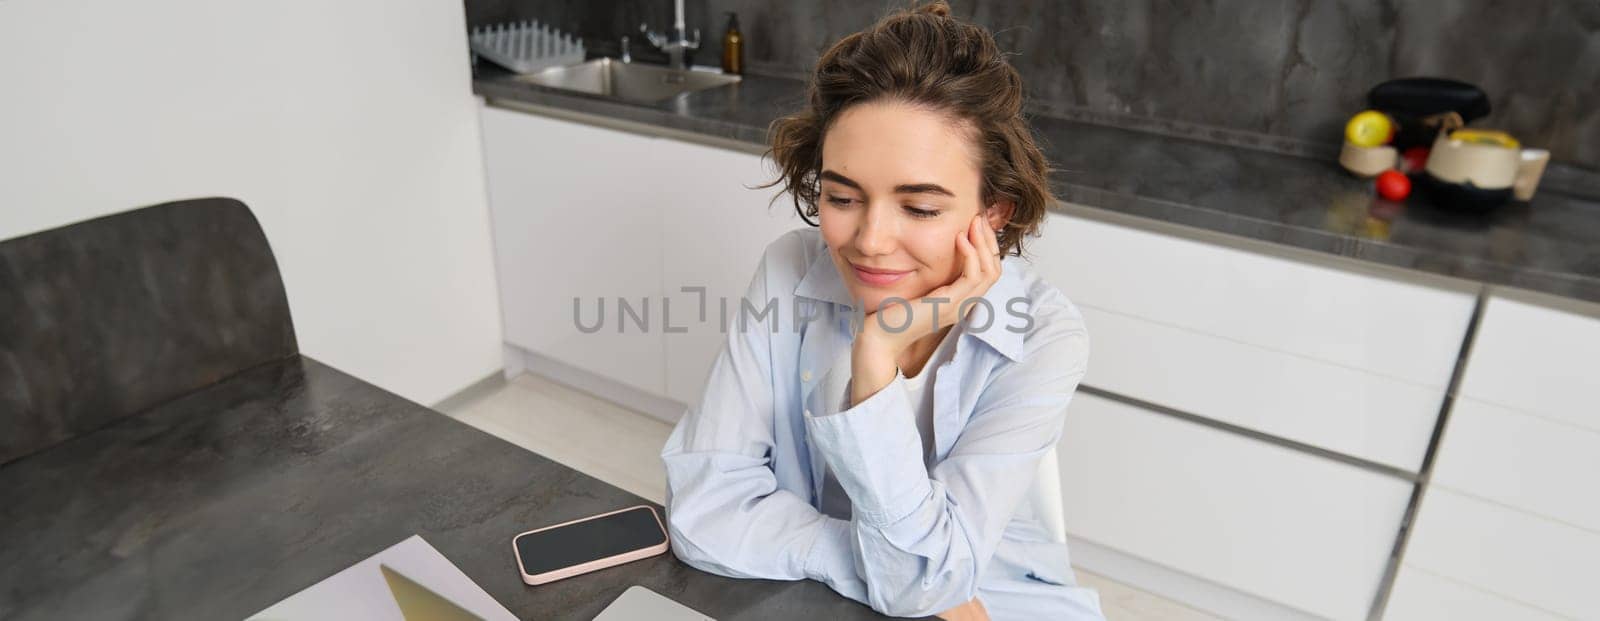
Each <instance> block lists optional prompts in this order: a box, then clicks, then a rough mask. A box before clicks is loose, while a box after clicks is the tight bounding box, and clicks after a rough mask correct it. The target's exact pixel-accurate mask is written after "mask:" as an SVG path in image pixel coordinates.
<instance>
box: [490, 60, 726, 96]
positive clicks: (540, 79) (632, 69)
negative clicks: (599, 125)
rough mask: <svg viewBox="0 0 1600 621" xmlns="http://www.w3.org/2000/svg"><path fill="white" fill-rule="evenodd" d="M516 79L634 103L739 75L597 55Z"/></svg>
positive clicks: (709, 85) (702, 87)
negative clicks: (582, 61)
mask: <svg viewBox="0 0 1600 621" xmlns="http://www.w3.org/2000/svg"><path fill="white" fill-rule="evenodd" d="M516 79H517V80H520V81H523V82H532V83H534V84H538V85H540V86H548V87H551V88H559V89H562V90H568V91H576V92H579V93H588V94H591V95H599V96H602V97H611V98H614V99H622V100H626V101H632V102H637V103H655V102H658V101H661V100H663V99H668V98H671V97H674V96H677V95H681V94H683V93H692V92H694V91H699V90H705V89H708V88H715V87H718V86H723V85H725V84H734V83H737V82H738V81H739V76H737V75H730V74H725V73H714V72H711V71H699V70H689V71H680V70H677V69H671V68H668V67H663V66H660V65H650V64H644V63H625V62H621V61H618V60H617V59H615V58H596V59H594V60H590V61H587V62H584V63H581V64H577V65H568V66H566V67H554V68H551V69H546V70H544V71H540V72H538V73H530V74H527V75H519V76H517V77H516Z"/></svg>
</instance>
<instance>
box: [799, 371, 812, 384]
mask: <svg viewBox="0 0 1600 621" xmlns="http://www.w3.org/2000/svg"><path fill="white" fill-rule="evenodd" d="M800 381H802V382H809V381H811V370H810V369H807V370H805V371H801V372H800Z"/></svg>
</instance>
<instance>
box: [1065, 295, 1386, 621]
mask: <svg viewBox="0 0 1600 621" xmlns="http://www.w3.org/2000/svg"><path fill="white" fill-rule="evenodd" d="M1093 329H1094V328H1093V326H1091V327H1090V330H1091V331H1092V330H1093ZM1059 452H1060V460H1061V461H1060V463H1061V478H1062V497H1063V504H1064V515H1065V517H1066V526H1067V533H1068V535H1069V537H1070V538H1071V539H1072V540H1073V541H1079V540H1087V541H1091V542H1094V543H1095V544H1098V545H1101V546H1106V547H1110V548H1114V549H1117V550H1120V551H1122V552H1124V553H1126V554H1129V555H1132V556H1135V557H1139V558H1143V559H1146V560H1149V561H1151V562H1154V563H1158V564H1160V565H1163V566H1165V567H1169V568H1171V569H1175V570H1177V571H1181V572H1185V573H1187V574H1190V575H1193V576H1197V577H1200V578H1203V579H1204V580H1208V581H1211V582H1214V583H1217V584H1221V585H1223V586H1226V587H1230V588H1233V589H1237V590H1239V591H1243V592H1245V593H1249V594H1252V595H1255V596H1258V597H1261V598H1263V599H1267V600H1271V601H1274V602H1279V603H1282V604H1284V605H1287V606H1290V607H1293V608H1297V609H1299V610H1303V611H1306V612H1309V613H1311V614H1314V615H1319V616H1324V617H1329V618H1334V619H1363V618H1366V615H1367V613H1368V610H1369V608H1370V607H1371V605H1372V602H1373V599H1374V597H1375V596H1376V594H1377V589H1378V586H1379V584H1380V582H1381V579H1382V575H1383V572H1384V568H1385V566H1386V563H1387V560H1388V558H1389V553H1390V551H1391V550H1392V549H1393V546H1394V541H1395V536H1396V534H1397V533H1398V531H1399V528H1400V520H1401V517H1402V515H1403V514H1404V512H1405V508H1406V504H1407V502H1408V501H1409V498H1410V495H1411V490H1412V486H1411V485H1410V484H1409V483H1407V482H1405V481H1402V480H1400V479H1397V478H1393V477H1389V476H1384V475H1380V474H1376V473H1373V472H1370V471H1367V470H1363V469H1360V468H1356V467H1353V466H1348V465H1345V464H1341V463H1339V462H1336V461H1333V460H1329V459H1325V458H1321V457H1317V456H1313V455H1308V454H1305V453H1301V452H1298V451H1294V450H1291V449H1286V448H1283V447H1279V446H1276V445H1272V444H1268V443H1265V442H1260V441H1256V440H1253V439H1250V438H1246V437H1243V436H1240V435H1236V434H1232V433H1227V432H1224V431H1219V430H1216V429H1213V428H1210V427H1206V426H1203V425H1197V424H1192V423H1187V422H1184V421H1180V420H1177V419H1174V418H1172V417H1170V416H1166V415H1164V414H1157V413H1153V412H1148V411H1145V410H1142V409H1139V408H1136V407H1132V406H1129V405H1124V404H1121V403H1118V402H1114V401H1110V400H1106V399H1102V398H1099V397H1096V396H1093V395H1089V394H1083V393H1080V394H1078V395H1077V396H1075V397H1073V403H1072V405H1071V407H1070V408H1069V410H1068V413H1067V424H1066V429H1065V431H1064V432H1063V436H1062V440H1061V444H1060V448H1059ZM1089 569H1091V570H1093V569H1094V568H1093V567H1089Z"/></svg>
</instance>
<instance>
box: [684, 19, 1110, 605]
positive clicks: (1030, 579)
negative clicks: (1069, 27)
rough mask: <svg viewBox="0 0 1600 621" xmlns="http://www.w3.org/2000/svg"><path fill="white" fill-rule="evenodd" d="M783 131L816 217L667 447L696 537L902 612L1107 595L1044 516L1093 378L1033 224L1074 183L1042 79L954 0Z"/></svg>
mask: <svg viewBox="0 0 1600 621" xmlns="http://www.w3.org/2000/svg"><path fill="white" fill-rule="evenodd" d="M809 95H810V97H809V101H810V103H809V107H808V109H806V110H805V111H803V112H801V113H799V114H797V115H794V116H790V117H786V118H783V119H780V120H779V121H777V122H776V123H775V124H774V126H773V131H772V136H773V144H772V149H771V151H770V154H771V156H772V158H773V159H774V160H775V161H776V162H777V164H778V165H779V167H780V168H781V170H782V177H781V178H780V179H779V180H778V181H774V182H773V184H774V185H776V184H778V183H782V184H783V185H784V189H785V190H786V191H787V192H789V193H790V194H791V195H792V197H793V199H794V203H795V208H796V209H797V210H798V211H799V212H800V214H801V216H802V217H803V218H805V219H806V221H807V222H813V220H812V218H817V219H819V220H820V227H819V228H820V230H819V228H805V229H800V230H796V231H793V232H791V233H789V234H787V235H784V236H783V237H781V238H779V239H778V240H777V241H775V242H773V243H772V244H771V245H770V246H768V247H767V250H766V253H765V255H764V256H763V258H762V261H761V264H760V265H759V266H758V267H757V269H756V273H755V276H754V278H753V279H752V280H751V282H750V286H749V289H748V291H747V293H746V296H745V298H744V300H742V301H741V302H740V304H738V306H739V307H740V308H742V309H743V312H741V313H740V315H739V317H738V319H737V320H736V321H734V322H732V325H730V326H729V327H728V340H727V343H726V344H725V346H724V347H723V349H722V351H721V353H720V354H719V355H718V356H717V359H716V362H715V363H714V365H713V367H712V369H711V375H710V378H709V379H708V381H707V384H706V387H705V390H704V392H703V393H702V395H701V398H700V402H699V403H698V404H697V405H695V406H694V407H692V408H691V409H690V410H689V411H688V413H687V414H686V415H685V416H684V418H683V420H682V421H681V422H679V423H678V426H677V428H676V429H674V430H673V433H672V436H671V438H670V439H668V441H667V445H666V447H665V448H664V449H663V451H662V459H663V460H664V461H665V463H666V469H667V484H668V500H667V521H668V523H669V529H668V530H669V531H670V532H671V538H672V549H673V551H674V552H675V553H676V554H677V555H678V557H679V558H681V559H683V561H684V562H686V563H688V564H690V565H692V566H694V567H697V568H700V569H702V570H705V571H709V572H712V573H717V574H721V575H726V576H733V577H742V578H767V579H777V580H798V579H803V578H809V579H813V580H818V581H821V582H823V583H826V584H827V585H828V586H830V587H832V588H833V589H834V590H835V591H838V592H839V593H841V594H843V595H845V596H847V597H850V598H852V599H855V600H858V601H861V602H864V603H866V604H868V605H870V606H871V607H872V608H873V609H875V610H878V611H879V612H882V613H885V614H889V615H894V616H925V615H935V614H937V615H939V616H941V617H943V618H946V619H987V618H994V619H1099V618H1102V615H1101V612H1100V606H1099V599H1098V597H1097V596H1096V595H1095V593H1094V592H1093V591H1091V590H1089V589H1084V588H1080V587H1078V586H1077V585H1076V582H1075V581H1074V578H1073V574H1072V570H1071V567H1070V565H1069V563H1068V558H1067V550H1066V547H1065V545H1063V544H1059V543H1054V542H1053V541H1052V539H1051V537H1050V535H1049V534H1048V533H1047V532H1046V531H1045V530H1044V528H1043V527H1042V526H1041V525H1040V523H1039V521H1038V520H1036V519H1035V518H1034V517H1033V516H1032V512H1031V511H1030V510H1029V507H1028V503H1027V500H1028V498H1027V497H1028V495H1029V491H1030V489H1031V485H1032V482H1033V479H1034V478H1035V474H1036V473H1037V471H1038V466H1039V462H1040V460H1041V459H1042V458H1043V456H1044V455H1045V454H1046V453H1047V452H1048V451H1049V450H1050V449H1051V447H1053V446H1055V444H1056V441H1057V440H1058V439H1059V438H1060V435H1061V429H1062V422H1063V419H1064V417H1065V415H1066V408H1067V403H1068V401H1069V400H1070V399H1071V397H1072V393H1073V391H1074V390H1075V389H1076V388H1077V385H1078V381H1079V379H1081V378H1082V377H1083V373H1084V369H1085V364H1086V361H1087V359H1088V336H1087V334H1086V332H1085V330H1084V326H1083V320H1082V317H1081V316H1080V315H1079V313H1078V311H1077V309H1076V308H1075V307H1073V306H1072V304H1071V303H1070V302H1069V301H1067V299H1066V298H1065V297H1063V296H1062V294H1061V293H1060V292H1059V291H1057V290H1056V289H1055V288H1053V287H1051V286H1050V285H1048V284H1046V283H1044V282H1043V281H1041V280H1040V279H1039V278H1038V277H1037V276H1035V275H1033V274H1032V273H1031V272H1030V271H1029V270H1028V268H1027V266H1026V264H1025V263H1023V262H1021V261H1020V260H1019V259H1017V258H1014V257H1013V256H1010V255H1016V256H1017V257H1020V256H1021V253H1022V239H1023V237H1024V236H1026V235H1033V234H1036V233H1037V228H1038V225H1039V222H1040V221H1041V220H1042V219H1043V218H1044V214H1045V207H1046V205H1047V204H1048V203H1049V202H1050V201H1051V200H1052V199H1051V196H1050V192H1049V189H1048V187H1047V181H1046V170H1047V167H1046V164H1045V160H1044V157H1043V156H1042V154H1041V153H1040V151H1039V149H1038V147H1037V146H1036V145H1035V144H1034V142H1033V139H1032V136H1031V134H1030V132H1029V130H1028V127H1027V124H1026V123H1025V122H1024V120H1023V119H1022V117H1021V107H1022V83H1021V80H1020V78H1019V77H1018V75H1017V72H1016V71H1015V70H1014V69H1013V68H1012V67H1011V66H1010V65H1008V64H1007V63H1006V62H1005V60H1004V59H1003V58H1002V56H1001V53H1000V51H999V50H998V49H997V48H996V46H995V43H994V39H993V37H992V36H991V35H990V34H989V33H988V32H987V31H985V30H984V29H982V28H980V27H977V26H974V25H971V24H967V23H963V22H960V21H958V20H956V19H954V18H951V17H950V16H949V7H948V6H946V5H945V4H944V3H943V2H935V3H933V4H930V5H927V6H924V7H922V8H920V9H917V10H913V11H901V12H898V13H895V14H892V15H890V16H888V17H886V18H884V20H883V21H881V22H879V23H878V24H876V25H874V26H873V27H871V28H869V29H867V30H865V31H863V32H860V33H856V34H852V35H850V36H847V37H845V38H843V39H842V40H840V41H839V42H838V43H837V44H835V45H834V46H833V47H832V48H831V49H829V50H828V51H827V52H826V53H824V54H823V55H822V58H821V59H820V61H819V62H818V64H817V67H816V73H815V76H814V78H813V80H812V81H811V84H810V91H809Z"/></svg>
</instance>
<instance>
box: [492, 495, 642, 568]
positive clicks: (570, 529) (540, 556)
mask: <svg viewBox="0 0 1600 621" xmlns="http://www.w3.org/2000/svg"><path fill="white" fill-rule="evenodd" d="M666 539H667V534H666V533H665V532H663V531H662V530H661V523H660V522H658V521H656V516H655V512H654V511H651V510H650V508H649V507H639V508H637V509H629V510H627V511H623V512H621V513H613V514H611V515H608V516H605V517H600V518H594V519H590V520H584V521H582V522H578V523H576V524H568V525H566V526H562V527H559V528H552V529H549V530H542V531H539V532H536V533H528V534H525V535H522V536H520V537H517V556H518V557H520V558H521V559H522V568H523V570H524V571H526V572H527V573H528V575H530V576H536V575H539V574H542V573H545V572H549V571H555V570H557V569H561V568H563V567H571V566H573V565H578V564H581V563H587V562H589V561H594V560H599V559H603V558H606V557H611V556H616V555H618V554H622V553H624V552H632V551H634V550H638V549H640V548H648V547H650V546H655V545H661V543H662V542H664V541H666Z"/></svg>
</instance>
